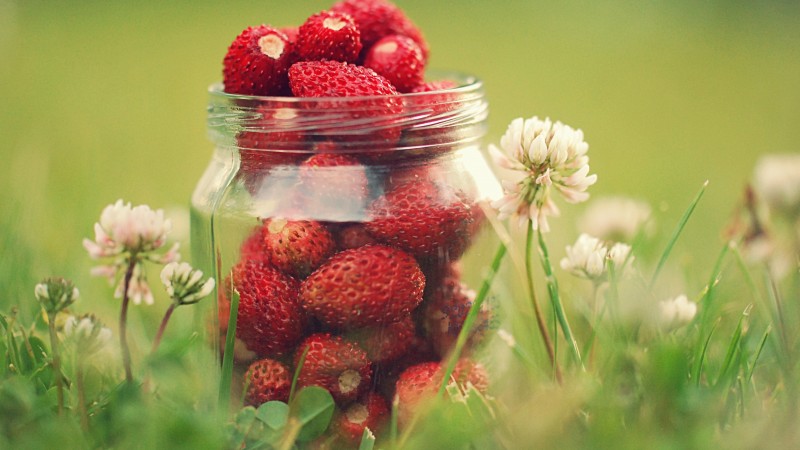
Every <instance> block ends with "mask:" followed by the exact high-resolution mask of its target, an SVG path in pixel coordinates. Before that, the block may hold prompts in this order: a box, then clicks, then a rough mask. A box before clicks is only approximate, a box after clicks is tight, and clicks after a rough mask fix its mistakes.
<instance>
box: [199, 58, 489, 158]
mask: <svg viewBox="0 0 800 450" xmlns="http://www.w3.org/2000/svg"><path fill="white" fill-rule="evenodd" d="M431 75H432V77H433V78H432V79H434V80H449V81H451V82H453V83H454V84H455V85H456V87H453V88H448V89H442V90H437V91H430V92H419V93H407V94H398V95H389V96H378V95H375V96H359V97H314V98H297V97H280V96H250V95H242V94H230V93H227V92H224V91H223V86H222V84H221V83H215V84H213V85H211V86H210V87H209V90H208V91H209V97H210V98H209V107H208V129H209V135H210V138H211V140H212V141H214V142H215V143H216V144H217V145H218V146H225V147H232V148H235V149H239V150H246V151H273V152H293V153H315V152H320V151H325V152H331V151H333V152H345V153H352V152H357V153H362V152H382V153H386V152H387V151H392V152H398V151H403V150H416V151H417V152H416V153H422V154H424V153H426V152H427V149H431V148H433V150H437V151H438V150H440V149H442V148H444V147H447V146H450V147H452V146H454V145H455V146H460V145H466V144H468V143H470V142H473V141H476V140H478V139H480V138H481V137H482V136H483V135H484V134H485V123H486V118H487V116H488V106H487V104H486V101H485V98H484V91H483V83H482V82H481V81H480V80H479V79H478V78H476V77H473V76H469V75H465V74H461V73H458V72H444V71H440V72H431Z"/></svg>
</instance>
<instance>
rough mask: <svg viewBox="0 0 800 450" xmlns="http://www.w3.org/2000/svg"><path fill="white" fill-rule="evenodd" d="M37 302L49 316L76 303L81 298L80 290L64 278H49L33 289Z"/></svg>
mask: <svg viewBox="0 0 800 450" xmlns="http://www.w3.org/2000/svg"><path fill="white" fill-rule="evenodd" d="M33 294H34V295H35V296H36V300H38V301H39V303H40V304H41V305H42V308H44V310H45V311H47V313H48V314H55V313H57V312H59V311H62V310H63V309H64V308H67V307H68V306H69V305H71V304H73V303H75V301H76V300H78V298H79V297H80V293H79V292H78V288H76V287H75V285H74V284H72V281H70V280H66V279H64V278H48V279H46V280H44V281H42V282H41V283H39V284H37V285H36V287H35V288H34V289H33Z"/></svg>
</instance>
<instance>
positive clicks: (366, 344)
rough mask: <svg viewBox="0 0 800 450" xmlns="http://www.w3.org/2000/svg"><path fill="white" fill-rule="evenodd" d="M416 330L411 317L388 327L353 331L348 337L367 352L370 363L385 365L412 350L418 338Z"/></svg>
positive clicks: (382, 326)
mask: <svg viewBox="0 0 800 450" xmlns="http://www.w3.org/2000/svg"><path fill="white" fill-rule="evenodd" d="M415 328H416V327H415V325H414V321H413V320H411V316H410V315H409V316H406V317H404V318H403V319H400V320H398V321H397V322H394V323H390V324H388V325H378V326H374V327H367V328H361V329H358V330H353V331H351V332H349V333H347V335H346V337H347V338H348V339H350V340H351V341H354V342H356V343H358V344H359V345H360V346H361V348H363V349H364V351H366V352H367V356H368V357H369V359H370V361H372V362H374V363H376V364H384V363H388V362H391V361H394V360H396V359H398V358H400V357H401V356H403V355H404V354H405V353H406V352H408V351H409V349H411V346H412V344H413V343H414V339H415V337H416V329H415Z"/></svg>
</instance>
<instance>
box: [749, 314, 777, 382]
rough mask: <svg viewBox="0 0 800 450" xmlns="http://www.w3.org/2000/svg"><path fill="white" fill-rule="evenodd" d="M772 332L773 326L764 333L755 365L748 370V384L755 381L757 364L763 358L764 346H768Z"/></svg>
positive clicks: (755, 357)
mask: <svg viewBox="0 0 800 450" xmlns="http://www.w3.org/2000/svg"><path fill="white" fill-rule="evenodd" d="M771 332H772V326H771V325H770V326H768V327H767V330H766V331H764V337H762V338H761V343H760V344H759V345H758V350H756V354H755V356H754V357H753V364H752V365H750V367H748V369H747V375H746V376H745V378H746V379H747V383H750V380H752V379H753V372H754V371H755V370H756V364H757V363H758V359H759V358H760V357H761V352H762V351H763V350H764V346H765V345H766V344H767V339H768V338H769V334H770V333H771Z"/></svg>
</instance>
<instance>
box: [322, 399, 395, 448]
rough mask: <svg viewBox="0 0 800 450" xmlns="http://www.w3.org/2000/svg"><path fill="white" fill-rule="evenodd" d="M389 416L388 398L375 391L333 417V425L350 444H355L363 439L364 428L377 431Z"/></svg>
mask: <svg viewBox="0 0 800 450" xmlns="http://www.w3.org/2000/svg"><path fill="white" fill-rule="evenodd" d="M388 418H389V406H388V405H387V404H386V400H384V399H383V397H381V396H380V394H377V393H375V392H370V393H368V394H367V395H366V397H365V398H362V399H361V400H359V401H358V402H356V403H353V404H352V405H350V406H348V407H347V408H345V409H344V411H342V412H340V413H338V414H337V415H336V417H335V418H334V419H333V423H332V424H331V427H332V428H333V429H334V430H335V431H336V434H338V435H339V436H340V437H341V438H342V439H344V440H345V441H346V442H347V443H348V444H350V445H355V444H358V443H359V442H360V441H361V436H362V435H363V434H364V429H365V428H369V429H370V431H372V432H373V433H375V432H376V431H377V430H378V429H380V428H381V427H383V425H384V423H385V422H386V419H388Z"/></svg>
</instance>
